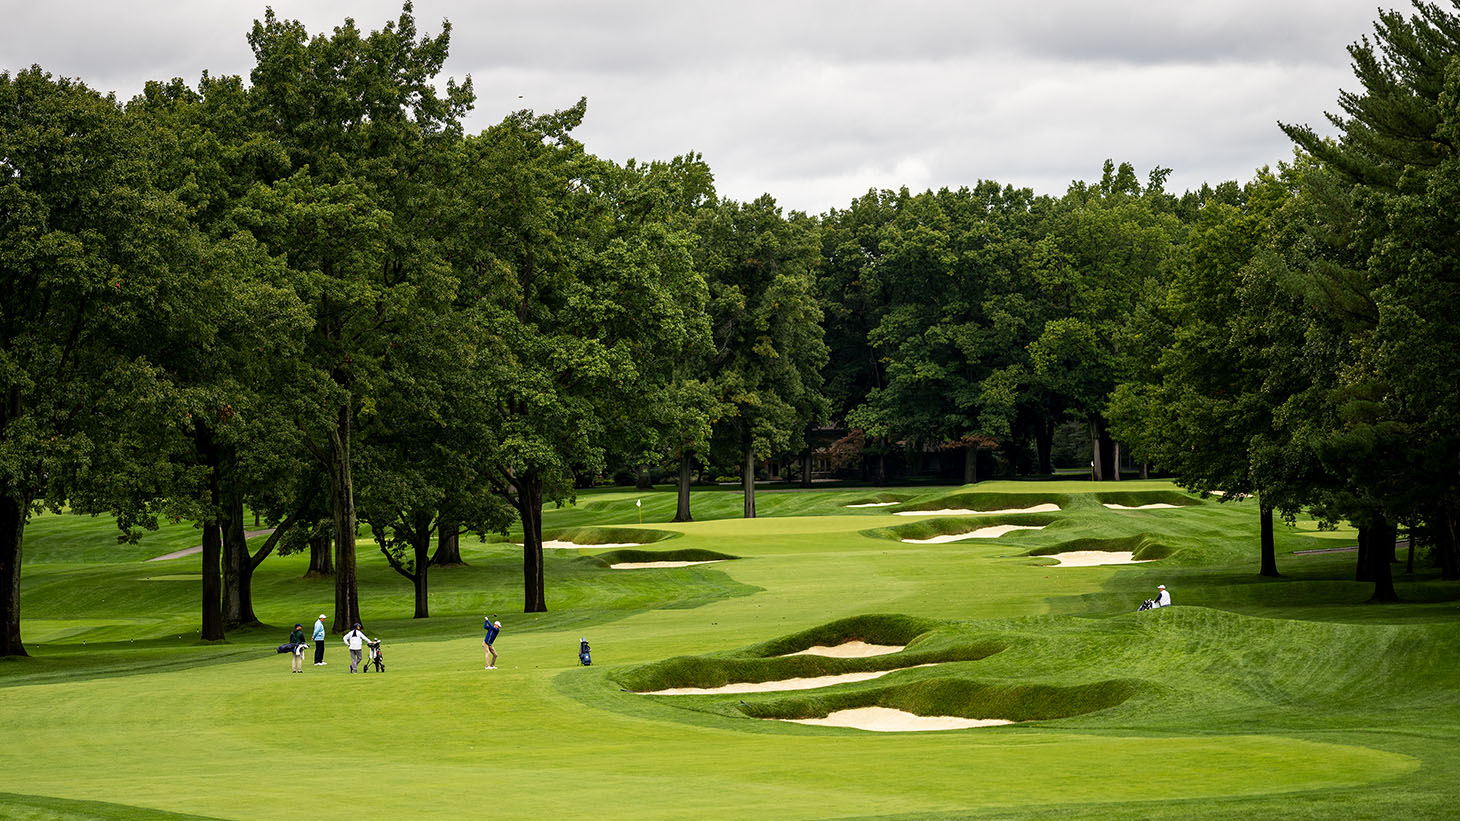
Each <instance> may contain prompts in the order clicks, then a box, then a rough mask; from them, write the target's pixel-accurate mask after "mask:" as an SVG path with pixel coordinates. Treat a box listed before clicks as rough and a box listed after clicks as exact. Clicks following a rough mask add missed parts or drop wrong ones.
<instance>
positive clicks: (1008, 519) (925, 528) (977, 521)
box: [862, 513, 1059, 541]
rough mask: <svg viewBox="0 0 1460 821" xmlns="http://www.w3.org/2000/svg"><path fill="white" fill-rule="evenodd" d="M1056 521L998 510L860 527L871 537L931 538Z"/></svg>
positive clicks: (1052, 516) (1043, 515)
mask: <svg viewBox="0 0 1460 821" xmlns="http://www.w3.org/2000/svg"><path fill="white" fill-rule="evenodd" d="M1057 521H1059V517H1058V516H1057V515H1055V514H1052V513H1001V514H999V515H997V516H977V517H975V516H939V517H937V518H934V519H920V520H918V521H915V522H908V523H907V524H905V525H897V526H895V527H879V528H874V529H872V530H865V531H862V533H863V535H866V536H872V537H874V538H882V539H893V540H895V541H902V540H903V539H931V538H934V537H935V536H948V535H952V534H954V533H971V532H973V531H975V530H981V529H983V528H986V527H997V526H998V525H1023V526H1027V527H1045V526H1048V525H1051V524H1054V523H1055V522H1057Z"/></svg>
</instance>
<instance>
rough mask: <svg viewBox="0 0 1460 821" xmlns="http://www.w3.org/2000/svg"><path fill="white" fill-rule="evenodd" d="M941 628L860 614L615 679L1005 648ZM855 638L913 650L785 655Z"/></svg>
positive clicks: (710, 682)
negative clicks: (852, 655)
mask: <svg viewBox="0 0 1460 821" xmlns="http://www.w3.org/2000/svg"><path fill="white" fill-rule="evenodd" d="M937 628H938V623H937V622H932V621H929V620H927V619H915V618H911V617H908V616H897V615H868V616H857V617H854V618H849V619H843V620H840V621H836V622H832V623H830V624H825V625H822V626H820V627H815V628H812V629H810V630H805V631H802V632H800V633H794V634H792V635H789V636H784V637H782V638H779V639H774V640H772V641H768V642H765V643H763V644H759V645H754V646H752V647H749V648H745V649H743V650H739V651H735V652H731V653H725V654H718V655H705V656H678V657H675V658H671V659H666V660H664V661H659V662H654V663H651V664H643V665H639V666H637V667H630V668H628V669H626V670H623V671H616V672H615V673H614V674H613V675H612V678H613V680H614V681H616V682H617V683H618V684H619V685H620V686H621V687H623V688H624V689H627V690H633V691H637V692H651V691H654V690H665V689H669V688H671V687H703V688H713V687H723V686H725V685H727V684H731V683H737V682H762V681H781V680H783V679H788V678H809V677H814V676H832V675H840V674H842V673H864V672H873V671H878V670H896V669H899V668H903V667H913V666H916V665H919V664H935V663H938V662H950V661H977V660H979V659H983V658H987V657H989V656H991V655H993V654H995V653H997V652H999V651H1000V650H1003V649H1004V645H1003V644H1002V643H1000V642H997V641H993V640H988V639H976V640H969V639H967V638H962V639H959V638H956V637H954V636H953V635H952V634H943V635H940V634H939V631H938V630H937ZM853 640H861V641H865V642H868V643H869V644H906V645H908V649H906V650H903V651H902V652H900V653H892V654H888V655H882V656H871V657H868V658H846V659H844V658H832V657H828V656H786V655H781V654H783V653H793V652H796V651H798V650H804V649H806V648H807V647H811V646H813V645H816V644H828V645H832V644H841V643H842V642H845V641H853Z"/></svg>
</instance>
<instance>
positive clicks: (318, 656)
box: [314, 613, 329, 667]
mask: <svg viewBox="0 0 1460 821" xmlns="http://www.w3.org/2000/svg"><path fill="white" fill-rule="evenodd" d="M326 664H329V662H327V661H325V660H324V614H323V613H320V614H319V621H316V622H315V623H314V666H315V667H323V666H325V665H326Z"/></svg>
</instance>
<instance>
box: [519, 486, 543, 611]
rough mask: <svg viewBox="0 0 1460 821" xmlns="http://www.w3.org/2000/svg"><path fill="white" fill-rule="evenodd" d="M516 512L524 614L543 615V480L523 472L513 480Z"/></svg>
mask: <svg viewBox="0 0 1460 821" xmlns="http://www.w3.org/2000/svg"><path fill="white" fill-rule="evenodd" d="M513 484H514V485H515V486H516V488H517V498H516V500H515V503H516V506H517V513H518V515H519V516H520V517H521V519H522V591H523V608H522V612H524V613H546V612H547V594H546V585H545V583H544V581H543V560H542V478H541V477H540V476H538V475H537V474H536V473H531V472H529V473H526V474H524V475H522V476H520V477H517V478H516V479H514V481H513Z"/></svg>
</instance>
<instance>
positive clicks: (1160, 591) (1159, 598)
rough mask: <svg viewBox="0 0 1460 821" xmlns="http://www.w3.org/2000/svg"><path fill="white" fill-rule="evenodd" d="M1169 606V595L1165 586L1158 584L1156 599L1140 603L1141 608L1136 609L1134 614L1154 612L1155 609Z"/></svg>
mask: <svg viewBox="0 0 1460 821" xmlns="http://www.w3.org/2000/svg"><path fill="white" fill-rule="evenodd" d="M1170 606H1171V594H1170V593H1168V592H1166V585H1164V584H1158V585H1156V598H1154V599H1146V600H1145V601H1143V602H1141V606H1140V607H1137V608H1136V612H1137V613H1139V612H1140V611H1142V610H1154V609H1155V608H1157V607H1170Z"/></svg>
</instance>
